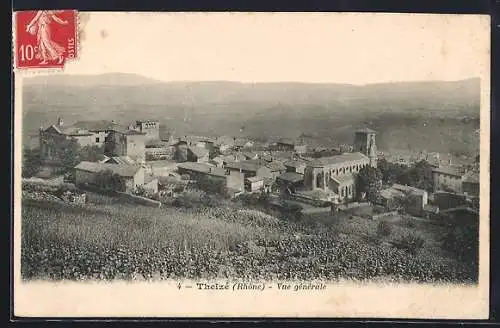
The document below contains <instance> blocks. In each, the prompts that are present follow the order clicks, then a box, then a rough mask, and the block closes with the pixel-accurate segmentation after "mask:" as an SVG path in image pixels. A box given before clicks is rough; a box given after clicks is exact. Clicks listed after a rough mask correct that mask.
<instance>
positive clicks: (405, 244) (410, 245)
mask: <svg viewBox="0 0 500 328" xmlns="http://www.w3.org/2000/svg"><path fill="white" fill-rule="evenodd" d="M424 244H425V239H424V238H422V236H420V235H417V234H415V233H408V234H406V235H404V236H402V237H400V238H399V239H398V240H396V241H395V242H394V246H396V247H397V248H399V249H403V250H405V251H407V252H408V253H410V254H412V255H415V254H417V253H418V252H419V251H420V250H421V249H422V247H424Z"/></svg>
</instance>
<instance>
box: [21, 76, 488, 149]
mask: <svg viewBox="0 0 500 328" xmlns="http://www.w3.org/2000/svg"><path fill="white" fill-rule="evenodd" d="M26 82H27V83H26V86H25V88H24V90H23V101H24V112H23V116H24V124H25V125H24V127H25V132H26V134H25V136H27V135H33V134H36V130H37V129H38V128H39V127H40V126H41V125H42V126H47V125H49V124H52V123H53V122H55V121H56V119H57V117H59V116H62V117H64V119H65V121H66V122H68V123H70V122H74V121H77V120H81V119H84V118H85V119H88V117H93V118H94V119H108V120H110V119H115V120H116V121H119V122H124V123H128V122H130V121H133V120H135V119H137V118H139V117H138V115H140V118H154V119H159V120H160V122H161V123H162V124H163V125H164V126H166V127H167V129H169V130H174V131H175V132H176V133H177V134H183V133H196V134H211V135H223V134H229V135H236V134H240V128H242V127H243V132H242V134H244V135H246V136H250V137H262V136H269V137H274V136H284V137H297V136H299V135H300V134H302V133H306V134H310V135H314V136H315V138H317V139H318V138H319V139H322V140H327V141H330V142H332V143H337V142H351V139H352V133H351V131H352V130H351V129H352V128H356V127H359V126H360V125H370V126H372V127H373V128H375V129H377V130H379V131H380V132H381V133H383V134H382V135H381V138H380V139H379V140H380V143H381V144H380V146H381V147H382V148H394V147H404V148H407V147H410V148H422V147H431V148H433V149H429V150H435V151H446V152H447V151H448V148H449V147H451V146H450V144H458V145H459V146H460V147H462V148H466V149H469V148H471V149H474V150H472V151H475V149H477V148H478V146H479V145H478V144H477V145H475V143H476V140H475V139H474V140H469V139H471V138H470V137H471V136H472V135H473V132H474V131H475V130H476V129H478V128H479V123H478V117H479V79H469V80H463V81H456V82H439V81H438V82H435V81H431V82H403V83H386V84H373V85H363V86H356V85H345V84H308V83H293V82H283V83H239V82H223V81H209V82H159V81H156V80H152V79H148V78H145V77H142V76H138V75H133V74H105V75H98V76H76V75H66V76H63V75H60V76H46V77H42V76H38V77H34V78H30V79H27V80H26ZM139 113H140V114H139ZM396 140H403V141H397V142H396ZM405 140H406V141H405ZM394 142H396V144H394ZM453 147H455V146H453Z"/></svg>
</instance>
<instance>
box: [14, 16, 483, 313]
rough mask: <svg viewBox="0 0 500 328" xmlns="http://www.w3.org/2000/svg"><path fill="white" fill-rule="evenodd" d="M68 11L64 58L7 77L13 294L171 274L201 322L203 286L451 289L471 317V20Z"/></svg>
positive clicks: (476, 172)
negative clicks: (12, 123)
mask: <svg viewBox="0 0 500 328" xmlns="http://www.w3.org/2000/svg"><path fill="white" fill-rule="evenodd" d="M78 19H79V31H78V33H79V36H78V37H79V39H80V40H79V45H78V47H79V48H78V57H77V58H74V59H73V60H71V61H67V62H66V63H65V64H64V67H63V68H62V69H59V70H57V69H49V70H47V69H46V70H43V69H41V70H36V71H34V72H29V70H24V71H20V72H19V74H18V75H19V76H18V79H17V81H18V82H19V83H18V84H17V85H16V90H15V92H16V99H19V100H20V101H19V104H18V105H17V109H16V113H15V114H16V131H15V135H16V137H17V139H18V142H17V144H16V152H17V156H16V159H17V160H19V163H18V165H16V167H17V166H19V170H18V172H17V174H18V175H16V177H17V179H18V183H17V184H16V188H17V199H16V206H17V207H16V208H17V209H18V212H17V217H16V231H17V232H18V235H17V236H16V238H17V239H18V264H19V265H18V271H19V273H18V278H19V284H21V285H22V286H26V288H28V287H29V286H31V285H36V286H43V285H44V284H45V285H47V286H49V285H50V286H56V285H58V284H73V285H76V286H78V285H81V286H90V285H88V284H97V285H101V284H104V285H106V286H112V285H113V284H114V283H122V284H123V283H126V284H130V285H134V284H143V285H146V286H150V287H149V288H151V287H152V286H155V285H156V284H161V283H162V282H170V283H171V286H173V287H172V288H171V292H172V293H176V294H175V295H181V294H182V293H183V292H184V293H190V294H189V295H191V294H192V295H197V296H198V297H205V299H204V301H203V302H204V303H203V304H204V306H205V307H204V310H203V311H205V312H204V313H205V314H207V313H212V312H210V311H208V310H207V309H208V306H209V303H210V301H207V298H209V297H211V296H210V295H212V294H208V292H210V293H217V292H218V291H219V290H220V293H224V292H228V291H231V293H232V294H231V295H233V296H232V297H235V298H234V299H237V297H238V296H237V295H239V294H238V293H242V294H245V293H246V294H245V295H247V296H245V297H247V299H246V301H245V302H250V301H249V299H248V297H249V296H248V295H249V293H254V294H253V295H262V296H260V297H264V295H266V294H265V293H276V295H285V293H288V294H290V295H292V296H290V297H296V295H299V294H301V293H302V294H301V295H306V294H307V295H309V296H307V297H309V298H307V299H310V298H311V297H312V296H311V295H315V294H314V293H323V294H322V295H326V294H328V293H329V290H330V291H331V288H334V287H331V286H336V284H352V285H354V286H363V285H365V284H366V285H370V286H378V285H382V286H383V285H390V286H393V287H394V286H396V287H394V288H396V289H397V286H399V285H400V286H408V285H411V286H416V287H414V288H416V289H418V288H419V287H418V286H422V288H426V286H427V287H429V288H431V287H432V288H434V287H435V288H439V287H440V286H443V287H446V288H449V289H450V290H453V288H454V287H453V286H462V287H463V288H465V289H467V288H469V289H471V290H472V292H471V293H472V295H474V297H476V298H477V299H476V300H475V301H474V302H476V303H474V304H477V306H478V307H477V308H472V307H471V308H470V309H469V310H467V306H468V305H464V306H465V308H466V309H465V310H464V311H465V313H468V314H465V315H470V316H474V313H477V315H481V314H482V315H484V314H485V313H486V315H487V304H488V300H487V298H488V296H487V295H488V294H487V293H488V279H489V278H488V272H489V267H488V254H486V253H485V252H487V250H488V247H489V239H488V238H489V231H488V229H489V228H488V225H489V214H488V212H489V209H488V207H489V200H488V199H487V198H489V172H488V170H489V166H488V165H489V164H488V163H489V149H488V147H489V116H490V114H489V108H488V107H489V55H488V54H489V29H490V26H489V19H488V18H487V17H484V16H477V15H476V16H475V15H456V16H455V15H443V17H440V15H423V14H422V15H417V14H414V15H413V14H355V13H352V14H335V13H330V14H312V13H311V14H298V13H295V14H291V13H290V14H284V13H282V14H278V13H277V14H266V13H259V14H257V13H253V14H250V13H234V14H229V13H228V14H222V13H218V14H216V13H212V14H207V13H205V14H204V13H191V14H188V13H88V12H87V13H79V17H78ZM54 33H55V32H54ZM62 51H64V49H63V50H62ZM44 58H45V57H44ZM59 58H62V57H59ZM61 60H62V59H61ZM485 284H486V285H485ZM53 288H54V290H55V287H53ZM122 288H124V287H122ZM362 288H363V287H360V289H359V291H358V293H362ZM457 288H458V287H457ZM483 292H484V293H483ZM259 293H261V294H259ZM21 294H22V293H21ZM337 294H338V293H337ZM22 295H25V296H24V298H23V299H25V300H26V299H27V296H26V295H27V294H22ZM78 295H79V294H78ZM82 295H83V294H82ZM183 295H187V294H183ZM203 295H204V296H203ZM207 295H208V296H207ZM269 295H271V294H269ZM273 295H274V294H273ZM370 295H371V296H370V297H371V299H370V300H369V301H368V300H365V301H364V303H363V304H364V305H363V306H369V305H367V304H368V303H370V305H373V306H382V305H375V304H374V303H384V302H386V301H385V300H386V298H388V297H389V296H384V295H389V294H386V293H385V292H380V293H379V294H378V296H375V295H376V294H374V292H371V293H370ZM405 295H406V300H404V301H401V302H403V303H404V304H406V303H405V302H407V303H408V304H411V303H416V302H417V300H412V295H411V293H410V292H407V294H405ZM429 295H431V298H432V295H433V294H431V293H429ZM436 295H438V294H436ZM439 295H440V296H436V299H434V300H433V301H429V303H428V304H433V305H432V306H437V305H436V304H439V303H440V302H442V303H446V302H447V301H444V302H443V301H442V300H439V297H445V295H446V292H441V294H439ZM451 295H452V292H450V296H451ZM219 296H220V295H219ZM219 296H214V297H219ZM37 297H38V298H40V297H41V296H40V295H38V296H37ZM75 297H76V296H75ZM82 297H83V296H82ZM129 297H131V295H129ZM166 297H167V296H166ZM170 297H171V296H170ZM193 297H195V296H193ZM254 297H259V296H254ZM272 297H273V296H268V299H267V300H266V302H270V303H274V302H278V301H273V298H272ZM283 297H284V296H283ZM304 297H306V296H304ZM358 297H359V296H356V297H354V296H353V300H351V301H352V302H355V301H357V300H359V299H358ZM373 297H376V299H375V298H373ZM457 297H458V298H456V297H453V296H452V297H450V299H449V300H448V301H449V302H457V301H459V300H460V297H462V296H457ZM49 298H50V297H49ZM328 298H331V299H334V298H335V292H333V291H331V295H330V294H329V296H328ZM42 299H44V298H40V300H42ZM234 299H233V300H234ZM479 299H480V300H481V301H478V300H479ZM98 300H99V298H96V299H95V300H94V301H95V302H97V301H98ZM276 300H277V299H276ZM304 300H306V298H304ZM351 301H346V302H347V303H349V302H351ZM47 302H49V303H50V300H47ZM54 302H55V301H54ZM58 302H61V299H59V300H58ZM253 302H257V303H246V304H253V305H251V306H256V305H255V304H258V303H259V301H258V300H253ZM280 302H283V301H279V302H278V303H280ZM294 302H295V301H294ZM321 302H324V301H321ZM387 302H388V303H387V304H397V303H398V302H399V301H398V300H396V299H394V300H388V301H387ZM418 302H422V305H421V306H425V305H426V301H425V300H424V298H422V299H420V300H418ZM461 302H465V303H464V304H469V303H468V302H467V301H461ZM62 303H64V302H62ZM108 303H109V302H108ZM54 304H57V302H56V303H54ZM339 304H340V305H339V306H340V307H341V306H342V304H343V303H342V301H340V303H339ZM349 304H351V303H349ZM353 304H354V303H353ZM419 304H420V303H419ZM450 304H451V303H450ZM457 304H458V303H455V307H456V306H457ZM470 304H473V300H472V299H471V300H470ZM480 304H481V307H480V306H479V305H480ZM482 305H486V307H484V308H483V307H482ZM37 306H39V307H40V306H42V307H43V305H37ZM54 306H56V305H54ZM178 306H180V305H178ZM185 306H187V307H189V304H185ZM228 306H229V305H228ZM277 306H279V304H275V305H273V307H272V308H274V307H277ZM74 307H75V308H77V307H78V305H75V306H74ZM283 307H286V304H285V303H283ZM353 307H354V305H353ZM388 307H389V305H388ZM24 308H26V307H24ZM177 308H180V307H177ZM327 308H328V306H327V305H322V307H321V309H322V310H319V308H318V311H320V312H321V311H323V312H321V313H322V314H323V315H324V314H325V313H326V312H325V311H328V310H325V309H327ZM396 308H397V307H396ZM44 309H45V310H46V309H47V308H44ZM238 309H239V308H238ZM329 309H330V312H329V315H330V316H335V315H336V314H337V312H335V307H334V306H333V307H332V306H331V305H330V307H329ZM363 309H364V307H362V306H361V307H360V312H359V313H361V314H363V313H365V314H366V313H368V314H370V313H372V312H369V311H368V310H363ZM479 309H481V311H482V312H481V311H479ZM45 310H40V311H42V312H43V311H45ZM300 310H301V307H300V306H298V305H297V304H295V303H294V304H293V305H291V306H290V311H292V313H293V314H290V313H288V312H287V310H283V312H279V313H280V314H285V315H291V316H300V313H299V312H300ZM413 310H415V311H416V312H418V309H413ZM189 311H195V312H196V311H197V310H196V309H195V308H194V307H193V308H190V310H189ZM215 311H217V310H216V309H215ZM221 311H223V310H221ZM235 311H236V310H235ZM262 311H266V309H265V308H263V310H262ZM270 311H271V310H270ZM342 311H344V312H342ZM342 311H341V312H339V313H342V314H343V315H344V316H349V314H348V313H347V312H345V311H348V310H342ZM363 311H364V312H363ZM374 311H375V310H374ZM386 311H387V312H386V313H383V315H384V316H390V314H391V312H390V311H391V309H390V308H387V309H386ZM394 311H395V312H394V313H395V315H396V316H401V314H402V313H404V312H401V311H411V307H409V308H405V309H395V310H394ZM433 311H434V312H433ZM440 311H441V310H437V308H435V309H434V310H433V309H429V311H428V312H426V313H430V314H429V315H430V316H432V313H437V314H436V315H438V316H444V315H443V314H439V313H441V312H440ZM443 311H444V310H443ZM167 312H168V311H167ZM306 312H307V311H306ZM37 313H39V312H37ZM40 313H41V312H40ZM213 313H218V312H213ZM298 313H299V314H298ZM307 313H308V314H309V315H311V313H313V312H310V311H309V312H307ZM422 313H423V312H422ZM456 313H457V315H458V313H459V312H456ZM53 314H54V315H56V314H55V313H53ZM136 314H137V313H136ZM219 314H220V315H224V313H222V312H220V313H219ZM232 314H233V315H234V314H235V313H232ZM262 314H265V313H264V312H262ZM372 314H373V313H372ZM122 315H123V313H122ZM267 315H269V316H272V315H273V314H272V313H269V314H267ZM318 315H319V314H318ZM351 315H352V316H356V315H357V313H351ZM408 316H409V317H412V314H411V313H410V314H408ZM417 316H418V314H417Z"/></svg>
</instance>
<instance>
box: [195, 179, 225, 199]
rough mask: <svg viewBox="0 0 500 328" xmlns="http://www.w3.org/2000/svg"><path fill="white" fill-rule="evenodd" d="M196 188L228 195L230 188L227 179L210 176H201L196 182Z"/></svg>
mask: <svg viewBox="0 0 500 328" xmlns="http://www.w3.org/2000/svg"><path fill="white" fill-rule="evenodd" d="M195 186H196V188H198V189H200V190H203V191H205V192H207V193H210V194H219V195H223V196H225V195H227V193H228V190H227V186H226V182H225V180H222V179H216V178H212V177H209V176H205V175H203V176H200V177H198V179H196V182H195Z"/></svg>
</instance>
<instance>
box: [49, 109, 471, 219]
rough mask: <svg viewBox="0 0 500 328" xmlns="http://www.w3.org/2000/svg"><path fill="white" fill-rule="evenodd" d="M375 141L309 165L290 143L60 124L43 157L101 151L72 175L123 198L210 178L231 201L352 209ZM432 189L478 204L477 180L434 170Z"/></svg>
mask: <svg viewBox="0 0 500 328" xmlns="http://www.w3.org/2000/svg"><path fill="white" fill-rule="evenodd" d="M375 136H376V132H375V131H373V130H371V129H367V128H364V129H361V130H357V131H355V132H354V142H353V145H349V147H343V150H338V151H336V152H333V154H332V153H331V152H330V153H329V154H328V155H329V156H314V157H311V156H308V155H309V154H310V150H309V149H308V146H307V145H306V144H305V143H303V142H296V141H294V140H289V139H281V140H278V141H277V142H276V143H273V144H267V145H259V146H257V145H255V142H254V141H252V140H248V139H245V138H235V137H229V136H221V137H217V138H211V137H203V136H183V137H174V136H170V137H169V138H168V140H162V139H161V138H160V130H159V122H158V121H154V120H145V121H136V122H135V123H134V124H131V125H129V126H122V125H120V124H117V123H116V122H114V121H80V122H77V123H75V124H72V125H68V126H66V125H64V123H63V120H62V119H59V120H58V122H57V124H54V125H51V126H50V127H48V128H46V129H43V128H41V129H40V149H41V152H42V155H43V156H44V158H45V159H49V160H50V159H52V158H53V155H54V151H53V149H51V147H52V145H54V144H55V143H56V142H57V141H58V140H61V139H69V138H73V139H74V140H76V141H77V142H78V143H79V144H80V145H81V146H99V147H103V149H104V154H105V156H104V158H103V159H102V160H99V161H98V162H81V163H79V164H78V165H77V166H76V167H75V168H74V169H75V182H76V184H84V183H85V184H98V183H99V181H98V180H99V179H100V174H101V173H102V172H103V171H109V172H112V173H113V174H114V175H116V176H118V177H120V178H121V179H122V181H123V183H121V184H120V190H119V191H123V192H132V191H133V190H134V189H136V188H138V187H142V188H144V189H148V190H150V191H151V192H153V193H156V192H158V190H159V188H161V187H162V186H161V185H160V184H161V182H160V181H161V178H164V177H168V178H170V179H183V178H185V177H187V178H188V179H191V180H197V179H200V178H201V177H210V178H212V179H216V180H219V181H221V182H223V184H224V185H225V186H226V190H227V192H228V193H229V194H230V196H234V195H237V194H240V193H244V192H257V191H267V192H274V191H276V192H277V191H281V192H287V193H289V194H303V195H306V194H307V193H308V192H311V191H318V190H321V191H322V192H324V195H325V199H324V200H327V201H331V202H336V203H348V202H350V201H353V200H354V198H355V195H356V183H355V178H356V174H357V173H358V172H359V171H360V170H361V169H362V168H363V167H366V166H372V167H376V166H377V160H378V158H379V156H380V152H379V151H378V150H377V146H376V142H375ZM433 181H434V191H435V193H434V194H436V195H441V194H440V193H445V194H453V195H461V197H462V196H464V197H462V198H464V200H463V201H462V202H458V204H459V205H457V206H465V205H467V204H469V203H470V199H471V197H472V198H474V197H476V198H478V196H479V179H478V175H477V172H474V173H472V172H466V171H464V170H462V169H461V168H456V167H451V166H449V167H445V166H440V165H438V166H436V167H435V168H434V170H433ZM381 196H382V197H381V198H382V202H383V204H384V205H385V206H386V207H388V208H390V207H391V206H393V203H394V202H395V200H396V199H402V198H403V199H411V202H407V203H408V204H407V205H408V208H409V212H411V213H412V214H414V215H425V213H433V212H436V211H437V209H436V208H437V206H434V205H430V204H429V195H428V193H427V192H426V191H424V190H419V189H416V188H412V187H408V186H402V185H396V184H395V185H393V186H392V187H390V188H388V189H385V190H382V192H381ZM436 197H437V196H436ZM439 197H443V196H442V195H441V196H439ZM457 206H456V207H457ZM439 208H440V209H446V208H447V207H446V206H444V205H442V206H440V207H439Z"/></svg>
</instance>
